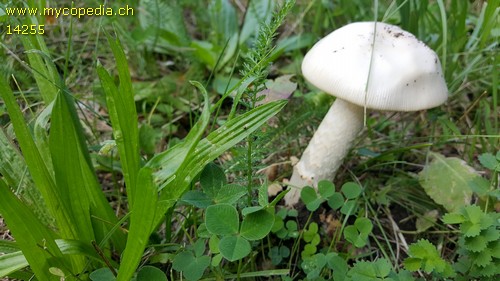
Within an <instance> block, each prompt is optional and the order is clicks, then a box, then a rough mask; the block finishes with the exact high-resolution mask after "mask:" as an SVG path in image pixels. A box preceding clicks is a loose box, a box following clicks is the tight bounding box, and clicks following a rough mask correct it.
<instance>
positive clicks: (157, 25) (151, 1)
mask: <svg viewBox="0 0 500 281" xmlns="http://www.w3.org/2000/svg"><path fill="white" fill-rule="evenodd" d="M139 9H140V10H141V13H138V17H139V22H140V25H141V27H142V31H143V32H144V33H146V35H147V42H148V43H150V44H151V45H153V46H152V47H159V48H157V49H159V50H162V51H163V52H164V51H165V50H164V49H174V48H175V47H185V46H188V45H189V35H188V33H187V31H186V27H185V25H184V20H183V18H182V17H179V15H180V14H182V9H181V6H180V4H179V3H178V2H177V1H173V2H164V1H161V0H141V1H140V2H139ZM155 44H156V45H155Z"/></svg>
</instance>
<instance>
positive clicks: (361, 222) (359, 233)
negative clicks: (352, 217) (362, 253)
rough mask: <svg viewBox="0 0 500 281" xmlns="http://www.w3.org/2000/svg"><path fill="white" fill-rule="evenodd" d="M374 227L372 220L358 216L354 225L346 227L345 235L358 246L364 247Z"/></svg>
mask: <svg viewBox="0 0 500 281" xmlns="http://www.w3.org/2000/svg"><path fill="white" fill-rule="evenodd" d="M372 229H373V224H372V222H371V221H370V220H369V219H367V218H357V219H356V221H355V222H354V225H349V226H347V227H346V228H345V229H344V237H345V239H346V240H347V241H349V242H351V243H352V244H353V245H354V246H355V247H356V248H361V247H364V246H365V245H366V243H367V240H368V235H370V234H371V232H372Z"/></svg>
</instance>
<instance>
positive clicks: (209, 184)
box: [200, 163, 227, 198]
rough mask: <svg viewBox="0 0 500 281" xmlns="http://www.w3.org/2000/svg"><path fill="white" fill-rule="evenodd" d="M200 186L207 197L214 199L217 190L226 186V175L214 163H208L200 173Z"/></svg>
mask: <svg viewBox="0 0 500 281" xmlns="http://www.w3.org/2000/svg"><path fill="white" fill-rule="evenodd" d="M200 184H201V188H203V191H204V192H205V193H206V194H207V195H208V196H210V197H211V198H215V197H216V195H217V193H218V192H219V189H220V188H221V187H222V186H223V185H226V184H227V180H226V175H225V174H224V171H223V170H222V168H221V167H219V166H217V165H215V164H214V163H209V164H208V165H207V166H205V168H203V171H201V174H200Z"/></svg>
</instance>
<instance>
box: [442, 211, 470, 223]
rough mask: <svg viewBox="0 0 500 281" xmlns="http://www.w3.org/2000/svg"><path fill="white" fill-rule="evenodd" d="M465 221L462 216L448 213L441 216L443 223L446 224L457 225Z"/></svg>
mask: <svg viewBox="0 0 500 281" xmlns="http://www.w3.org/2000/svg"><path fill="white" fill-rule="evenodd" d="M464 221H465V218H464V216H463V215H462V214H459V213H448V214H445V215H444V216H443V222H444V223H447V224H457V223H462V222H464Z"/></svg>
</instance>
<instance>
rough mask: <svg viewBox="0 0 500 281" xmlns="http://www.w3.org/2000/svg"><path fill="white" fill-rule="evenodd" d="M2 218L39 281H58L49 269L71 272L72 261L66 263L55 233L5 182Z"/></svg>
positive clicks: (1, 190) (1, 183) (1, 186)
mask: <svg viewBox="0 0 500 281" xmlns="http://www.w3.org/2000/svg"><path fill="white" fill-rule="evenodd" d="M0 215H1V216H2V217H3V218H4V219H5V222H6V223H7V224H8V225H9V229H10V231H11V232H12V234H13V236H14V238H15V239H16V242H17V245H18V246H19V248H20V249H21V250H22V251H23V253H24V257H25V258H26V260H27V261H28V262H29V264H30V267H31V269H32V270H33V272H34V273H35V275H36V276H37V278H38V279H39V280H57V279H58V278H57V277H56V276H53V275H51V274H50V273H49V268H50V267H52V266H53V265H55V264H57V265H65V266H66V268H71V265H70V264H69V260H68V259H62V253H61V251H60V250H59V248H58V247H57V244H56V243H55V241H54V239H55V238H56V235H55V233H53V232H52V231H51V230H50V229H48V228H47V227H46V226H45V225H43V224H42V223H40V221H39V220H38V219H37V218H36V216H35V215H34V214H33V213H32V212H31V211H30V210H29V209H28V208H26V206H25V205H24V204H23V203H22V202H21V201H20V200H19V199H18V198H17V197H16V196H15V195H14V194H13V193H12V192H11V191H10V190H9V188H8V187H7V185H6V184H5V183H4V181H3V180H1V179H0ZM40 245H43V247H40ZM44 247H45V248H46V249H44ZM54 257H56V259H55V260H54Z"/></svg>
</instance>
